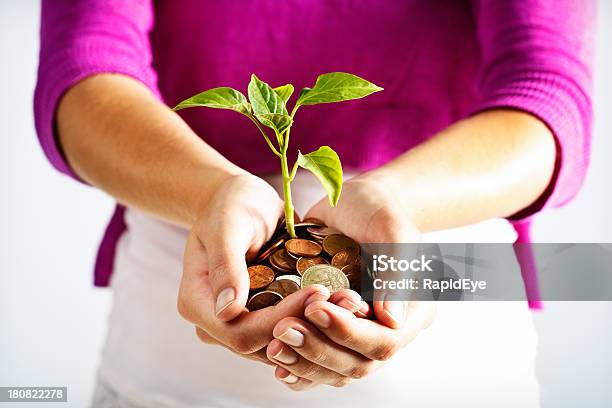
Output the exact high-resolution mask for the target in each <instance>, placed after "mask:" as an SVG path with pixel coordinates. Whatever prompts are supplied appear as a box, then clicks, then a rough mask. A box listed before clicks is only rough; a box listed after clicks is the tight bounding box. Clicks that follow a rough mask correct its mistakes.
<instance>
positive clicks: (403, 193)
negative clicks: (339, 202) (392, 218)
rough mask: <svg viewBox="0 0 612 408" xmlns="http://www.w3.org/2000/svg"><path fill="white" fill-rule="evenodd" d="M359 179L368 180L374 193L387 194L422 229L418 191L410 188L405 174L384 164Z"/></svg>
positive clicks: (412, 222)
mask: <svg viewBox="0 0 612 408" xmlns="http://www.w3.org/2000/svg"><path fill="white" fill-rule="evenodd" d="M359 179H361V180H363V181H364V182H366V183H367V184H368V186H369V187H368V189H369V190H371V191H372V192H373V193H374V194H383V195H385V196H386V197H387V199H389V200H391V201H392V202H393V205H394V206H395V207H396V208H398V209H400V211H401V213H402V215H403V216H404V217H405V218H406V219H407V220H409V221H410V223H411V224H412V225H413V226H414V227H416V228H417V229H418V230H421V225H422V224H423V223H422V222H421V220H420V219H419V210H418V205H417V204H418V202H419V200H418V193H417V192H415V191H413V190H414V189H411V188H410V185H409V182H408V179H409V178H408V177H407V176H406V175H405V174H402V173H401V172H400V171H398V170H397V169H394V168H391V167H390V166H389V165H384V166H381V167H379V168H377V169H374V170H371V171H368V172H366V173H364V174H362V175H360V176H359Z"/></svg>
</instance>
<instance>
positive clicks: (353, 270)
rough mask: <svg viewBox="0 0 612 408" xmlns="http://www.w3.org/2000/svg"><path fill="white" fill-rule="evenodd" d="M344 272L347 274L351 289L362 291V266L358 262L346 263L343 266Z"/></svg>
mask: <svg viewBox="0 0 612 408" xmlns="http://www.w3.org/2000/svg"><path fill="white" fill-rule="evenodd" d="M342 272H344V274H345V275H346V277H347V279H348V281H349V284H350V285H351V289H353V290H354V291H355V292H360V291H361V266H360V265H356V264H351V265H346V266H344V267H343V268H342Z"/></svg>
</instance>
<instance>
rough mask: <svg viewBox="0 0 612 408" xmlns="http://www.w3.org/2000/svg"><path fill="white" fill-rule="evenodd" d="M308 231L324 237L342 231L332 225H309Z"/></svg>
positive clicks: (313, 234)
mask: <svg viewBox="0 0 612 408" xmlns="http://www.w3.org/2000/svg"><path fill="white" fill-rule="evenodd" d="M306 231H308V233H309V234H311V235H312V236H316V237H323V238H325V237H326V236H328V235H331V234H339V233H340V231H338V230H337V229H335V228H331V227H308V228H306Z"/></svg>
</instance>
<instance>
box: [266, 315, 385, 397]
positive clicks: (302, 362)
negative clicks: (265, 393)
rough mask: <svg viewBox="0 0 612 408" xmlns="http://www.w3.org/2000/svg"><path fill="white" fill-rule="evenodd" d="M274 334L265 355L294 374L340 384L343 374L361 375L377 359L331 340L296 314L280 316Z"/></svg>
mask: <svg viewBox="0 0 612 408" xmlns="http://www.w3.org/2000/svg"><path fill="white" fill-rule="evenodd" d="M295 332H298V333H299V334H297V333H295ZM300 335H301V336H302V337H301V339H300ZM274 337H275V338H276V339H278V340H272V341H271V342H270V344H269V345H268V352H267V356H268V358H269V359H273V360H274V361H275V362H276V363H278V364H280V365H283V367H285V368H287V369H288V370H289V371H291V372H292V373H293V374H295V375H297V376H298V377H303V378H308V379H310V380H315V381H317V382H322V383H325V384H329V385H333V386H336V387H340V386H344V385H346V384H347V383H348V380H347V378H346V377H350V378H362V377H364V376H366V375H368V374H369V373H370V372H372V371H373V370H374V369H375V368H376V366H377V362H375V361H373V360H370V359H368V358H366V357H364V356H363V355H361V354H358V353H356V352H354V351H352V350H349V349H347V348H345V347H342V346H340V345H338V344H336V343H334V342H333V341H331V340H330V339H329V338H327V337H325V336H324V335H322V334H321V332H320V331H319V330H317V329H316V328H315V327H314V326H312V325H311V324H309V323H307V322H304V321H303V320H301V319H298V318H286V319H283V320H281V321H280V322H279V323H278V324H277V325H276V326H275V327H274ZM296 340H300V341H296Z"/></svg>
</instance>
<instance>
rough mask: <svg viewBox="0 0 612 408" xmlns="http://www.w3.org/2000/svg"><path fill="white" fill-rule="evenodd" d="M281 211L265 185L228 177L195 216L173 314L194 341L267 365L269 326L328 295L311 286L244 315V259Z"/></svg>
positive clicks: (256, 180)
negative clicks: (190, 328) (189, 326)
mask: <svg viewBox="0 0 612 408" xmlns="http://www.w3.org/2000/svg"><path fill="white" fill-rule="evenodd" d="M281 213H282V201H281V200H280V198H279V196H278V195H277V193H276V191H274V189H273V188H272V187H271V186H270V185H269V184H267V183H266V182H265V181H263V180H261V179H260V178H258V177H255V176H252V175H241V176H235V177H232V178H230V179H229V180H228V181H227V182H225V183H224V184H223V185H222V187H220V188H219V189H218V191H217V192H215V194H214V195H213V197H212V199H211V200H210V202H209V203H207V205H206V207H205V208H204V210H203V211H202V212H201V214H202V216H201V217H200V218H199V219H198V220H197V222H196V223H195V224H194V226H193V228H192V230H191V232H190V234H189V237H188V239H187V243H186V247H185V255H184V263H183V275H182V279H181V284H180V289H179V295H178V310H179V313H180V314H181V316H182V317H183V318H185V319H186V320H188V321H190V322H191V323H193V324H195V325H196V326H197V329H196V331H197V335H198V337H199V338H200V339H201V340H202V341H205V342H207V343H219V344H221V345H223V346H225V347H227V348H229V349H230V350H232V351H234V352H237V353H240V354H244V355H248V356H250V357H254V358H260V359H264V360H265V361H267V359H266V358H265V354H264V353H265V351H262V352H260V353H259V354H258V353H257V352H258V351H259V350H261V349H263V348H264V347H265V346H266V345H267V344H268V342H269V341H270V340H271V339H272V330H273V328H274V325H275V324H276V323H277V322H278V321H279V320H281V319H282V318H284V317H287V316H296V317H298V316H303V311H304V308H305V307H306V306H307V305H308V304H309V303H311V302H313V301H316V300H326V299H327V298H328V297H329V291H327V289H326V288H324V287H322V286H313V287H309V288H306V289H303V290H300V291H298V292H296V293H294V294H293V295H291V296H288V297H287V298H285V299H283V301H282V302H280V303H279V304H278V305H276V306H275V307H270V308H266V309H262V310H258V311H255V312H250V313H249V312H247V310H246V308H245V305H246V301H247V296H248V292H249V276H248V272H247V266H246V261H245V257H246V258H250V257H253V256H255V254H256V253H257V251H258V250H259V248H260V247H261V245H262V244H263V243H264V242H266V241H267V239H269V238H270V236H271V235H272V233H273V232H274V229H275V227H276V224H277V221H278V219H279V217H280V214H281Z"/></svg>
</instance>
